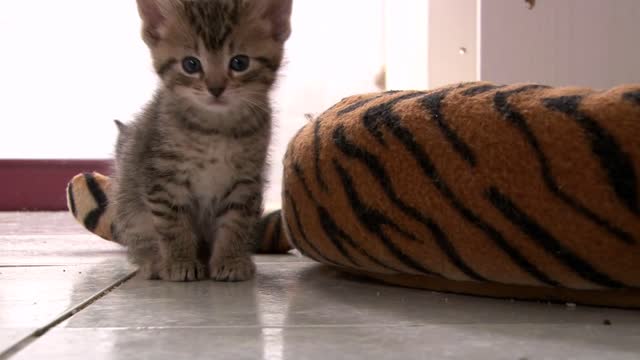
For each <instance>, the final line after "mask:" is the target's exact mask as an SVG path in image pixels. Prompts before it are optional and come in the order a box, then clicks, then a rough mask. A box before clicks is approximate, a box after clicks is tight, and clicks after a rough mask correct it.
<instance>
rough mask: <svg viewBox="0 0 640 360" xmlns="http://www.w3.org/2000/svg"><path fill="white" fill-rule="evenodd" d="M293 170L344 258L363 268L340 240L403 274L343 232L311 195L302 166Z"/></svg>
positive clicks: (389, 268)
mask: <svg viewBox="0 0 640 360" xmlns="http://www.w3.org/2000/svg"><path fill="white" fill-rule="evenodd" d="M293 168H294V171H295V174H296V176H297V177H298V179H299V180H300V182H301V183H302V187H303V189H304V190H305V193H306V194H307V196H308V197H309V199H310V200H311V201H312V202H313V203H314V205H315V207H316V213H317V215H318V219H319V220H320V225H321V226H322V230H323V231H324V232H325V234H326V235H327V238H328V239H329V240H330V241H331V243H332V244H333V245H334V247H335V248H336V249H337V250H338V251H339V252H340V253H341V254H342V255H343V256H345V257H346V258H348V259H351V261H352V262H353V263H354V265H356V266H357V267H361V266H360V265H359V264H358V263H356V262H355V260H354V259H353V258H352V257H351V256H350V255H349V252H348V251H347V249H346V248H345V247H344V246H343V245H342V243H341V242H340V241H338V238H339V239H341V240H342V241H344V242H346V243H347V244H349V245H350V246H351V247H352V248H353V249H355V250H357V251H358V253H359V254H360V255H362V256H364V257H365V258H366V259H368V260H369V261H371V262H372V263H374V264H377V265H379V266H380V267H382V268H385V269H388V270H391V271H394V272H403V271H402V270H399V269H396V268H394V267H391V266H389V265H387V264H385V263H383V262H382V261H381V260H379V259H377V258H375V257H374V256H372V255H371V254H369V253H368V252H367V250H366V249H364V248H363V247H362V245H361V244H359V243H358V242H357V241H355V240H353V238H352V237H351V236H349V234H347V232H346V231H344V230H342V229H341V228H340V227H339V226H338V224H336V222H335V221H334V220H333V218H332V217H331V213H330V212H329V211H328V210H327V209H326V208H325V207H323V206H322V205H320V203H319V202H318V201H317V200H316V199H315V197H314V196H313V193H311V189H309V186H308V185H307V182H306V180H305V178H304V174H303V172H302V168H301V167H300V165H299V164H294V167H293Z"/></svg>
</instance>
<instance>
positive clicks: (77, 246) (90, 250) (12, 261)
mask: <svg viewBox="0 0 640 360" xmlns="http://www.w3.org/2000/svg"><path fill="white" fill-rule="evenodd" d="M0 244H2V246H1V247H0V268H1V267H7V266H50V265H71V264H96V263H102V262H104V261H106V260H109V259H121V258H124V257H125V250H124V248H123V247H122V246H120V245H117V244H115V243H112V242H110V241H106V240H103V239H101V238H99V237H97V236H95V235H91V234H75V235H9V236H7V235H0Z"/></svg>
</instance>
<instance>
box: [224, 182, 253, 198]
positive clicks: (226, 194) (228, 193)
mask: <svg viewBox="0 0 640 360" xmlns="http://www.w3.org/2000/svg"><path fill="white" fill-rule="evenodd" d="M258 182H259V180H257V179H240V180H238V181H236V182H234V183H233V184H232V185H231V187H229V189H227V191H225V192H224V194H223V195H222V198H221V200H220V201H224V200H226V199H227V198H228V197H229V196H231V194H233V192H234V191H236V190H238V188H239V187H241V186H243V185H258Z"/></svg>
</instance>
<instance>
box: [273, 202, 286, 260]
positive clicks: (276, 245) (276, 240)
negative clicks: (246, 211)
mask: <svg viewBox="0 0 640 360" xmlns="http://www.w3.org/2000/svg"><path fill="white" fill-rule="evenodd" d="M273 214H275V215H274V216H276V217H277V219H276V222H275V223H274V224H273V233H272V236H271V245H270V246H271V250H272V251H274V252H275V251H279V250H280V247H281V246H282V247H284V244H282V243H281V241H280V237H281V236H282V216H281V214H280V210H278V211H275V212H274V213H273Z"/></svg>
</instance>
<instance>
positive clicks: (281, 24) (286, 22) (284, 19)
mask: <svg viewBox="0 0 640 360" xmlns="http://www.w3.org/2000/svg"><path fill="white" fill-rule="evenodd" d="M266 1H267V3H268V4H267V8H266V12H265V14H264V16H265V17H266V18H267V19H268V20H269V21H270V22H271V25H272V28H271V29H272V32H273V38H274V40H276V41H278V42H281V43H284V42H285V41H287V39H289V36H290V35H291V8H292V6H293V0H266Z"/></svg>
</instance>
